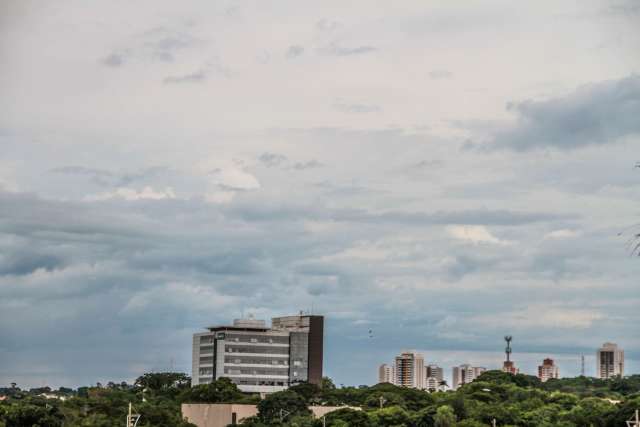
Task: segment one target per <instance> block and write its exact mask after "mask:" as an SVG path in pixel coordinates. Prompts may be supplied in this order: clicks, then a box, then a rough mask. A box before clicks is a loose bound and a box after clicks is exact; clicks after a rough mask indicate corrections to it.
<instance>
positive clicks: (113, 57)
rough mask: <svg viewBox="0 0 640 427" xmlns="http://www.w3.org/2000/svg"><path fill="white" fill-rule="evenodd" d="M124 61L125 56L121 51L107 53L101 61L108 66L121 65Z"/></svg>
mask: <svg viewBox="0 0 640 427" xmlns="http://www.w3.org/2000/svg"><path fill="white" fill-rule="evenodd" d="M125 61H126V56H125V54H123V53H115V52H114V53H112V54H110V55H107V56H106V57H105V58H104V59H103V60H102V63H103V64H104V65H106V66H109V67H119V66H121V65H123V64H124V63H125Z"/></svg>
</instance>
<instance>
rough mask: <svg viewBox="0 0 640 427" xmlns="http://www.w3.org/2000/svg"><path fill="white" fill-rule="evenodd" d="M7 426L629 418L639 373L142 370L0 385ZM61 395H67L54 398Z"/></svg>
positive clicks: (311, 426)
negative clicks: (447, 387) (341, 382)
mask: <svg viewBox="0 0 640 427" xmlns="http://www.w3.org/2000/svg"><path fill="white" fill-rule="evenodd" d="M2 395H4V396H7V398H6V399H5V400H3V401H0V427H34V426H38V427H58V426H60V427H62V426H97V427H112V426H122V425H123V422H124V419H125V416H126V412H127V408H128V404H129V402H132V403H133V404H134V407H135V410H136V412H138V413H140V414H141V415H142V418H141V419H140V422H139V423H138V425H139V426H141V427H147V426H154V427H187V426H192V425H191V424H189V423H187V422H186V421H184V420H182V419H181V416H180V404H181V403H187V402H189V403H197V402H201V403H223V402H234V403H252V404H257V405H258V411H259V412H258V415H257V416H256V417H253V418H251V419H248V420H245V422H244V424H243V425H245V426H246V427H269V426H279V427H286V426H291V427H293V426H298V427H320V426H322V420H318V419H314V418H313V417H312V416H311V413H310V412H309V410H308V409H307V407H308V406H312V405H331V406H342V405H344V406H351V407H360V408H362V410H354V409H350V408H343V409H340V410H338V411H335V412H332V413H329V414H328V415H327V416H326V417H325V419H324V422H325V424H326V426H329V427H348V426H352V427H375V426H388V427H391V426H395V427H402V426H405V427H432V426H438V427H448V426H457V427H479V426H490V425H491V423H492V422H493V420H494V419H495V422H496V425H498V426H542V427H545V426H548V427H550V426H560V427H570V426H580V427H585V426H586V427H588V426H593V427H609V426H610V427H614V426H615V427H617V426H624V425H626V424H625V421H626V420H628V419H629V418H630V417H631V416H632V415H633V412H634V411H635V410H636V409H640V375H634V376H630V377H626V378H616V379H612V380H597V379H593V378H586V377H578V378H564V379H559V380H549V381H548V382H546V383H541V382H540V381H539V380H538V379H537V378H535V377H532V376H527V375H521V374H518V375H510V374H505V373H502V372H499V371H489V372H486V373H484V374H483V375H482V376H480V377H479V378H478V379H477V380H476V381H474V382H473V383H471V384H467V385H465V386H463V387H461V388H460V389H458V390H456V391H447V392H437V393H427V392H425V391H420V390H414V389H407V388H401V387H396V386H393V385H391V384H378V385H375V386H372V387H367V386H360V387H342V388H336V387H335V386H334V385H333V383H332V382H331V381H330V380H329V379H325V380H324V381H323V382H322V385H321V386H320V387H318V386H315V385H312V384H298V385H295V386H293V387H291V388H290V389H289V390H287V391H284V392H279V393H274V394H271V395H269V396H267V397H266V398H265V399H263V400H260V399H259V397H258V396H256V395H247V394H243V393H241V392H240V391H239V390H238V389H237V387H236V386H235V385H234V384H233V383H231V381H229V380H228V379H226V378H222V379H220V380H218V381H215V382H214V383H212V384H207V385H199V386H196V387H193V388H192V387H190V381H189V378H188V377H187V376H186V375H184V374H181V373H154V374H145V375H143V376H141V377H140V378H138V379H137V380H136V382H135V383H134V385H128V384H126V383H119V384H115V383H109V384H107V385H106V386H104V387H103V386H99V387H98V386H96V387H81V388H79V389H78V390H71V389H66V388H60V389H58V390H51V389H50V388H48V387H44V388H38V389H31V390H29V391H22V390H20V389H19V388H18V387H15V386H14V387H11V388H4V389H0V396H2ZM53 396H56V397H58V398H60V397H64V398H65V399H66V400H60V399H57V398H53Z"/></svg>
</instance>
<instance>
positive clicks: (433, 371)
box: [424, 364, 444, 391]
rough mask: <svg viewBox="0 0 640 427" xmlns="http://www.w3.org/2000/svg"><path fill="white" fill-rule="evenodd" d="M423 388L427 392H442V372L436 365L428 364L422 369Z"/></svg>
mask: <svg viewBox="0 0 640 427" xmlns="http://www.w3.org/2000/svg"><path fill="white" fill-rule="evenodd" d="M424 375H425V379H424V388H425V389H426V390H429V391H442V390H444V385H443V384H442V381H443V380H444V371H443V369H442V368H441V367H439V366H438V365H434V364H430V365H427V366H425V367H424Z"/></svg>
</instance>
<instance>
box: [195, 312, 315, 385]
mask: <svg viewBox="0 0 640 427" xmlns="http://www.w3.org/2000/svg"><path fill="white" fill-rule="evenodd" d="M207 329H208V331H207V332H202V333H197V334H194V335H193V358H192V379H191V383H192V385H194V386H195V385H198V384H206V383H210V382H212V381H213V380H215V379H218V378H221V377H227V378H229V379H231V381H232V382H234V383H235V384H237V385H238V388H239V389H240V390H241V391H244V392H260V393H271V392H275V391H281V390H284V389H286V388H287V387H289V386H290V385H293V384H295V383H298V382H310V383H313V384H318V385H319V384H320V383H321V381H322V357H323V354H322V353H323V334H324V332H323V329H324V318H323V317H322V316H308V315H302V314H300V315H298V316H286V317H276V318H273V319H271V328H268V327H267V326H266V324H265V322H264V320H255V319H236V320H234V322H233V326H212V327H209V328H207Z"/></svg>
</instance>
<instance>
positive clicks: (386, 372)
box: [378, 363, 396, 384]
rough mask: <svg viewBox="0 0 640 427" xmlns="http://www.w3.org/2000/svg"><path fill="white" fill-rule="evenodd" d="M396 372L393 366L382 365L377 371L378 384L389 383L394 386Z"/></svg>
mask: <svg viewBox="0 0 640 427" xmlns="http://www.w3.org/2000/svg"><path fill="white" fill-rule="evenodd" d="M395 381H396V370H395V367H394V366H393V365H387V364H386V363H383V364H382V365H380V368H379V369H378V383H390V384H395Z"/></svg>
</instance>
